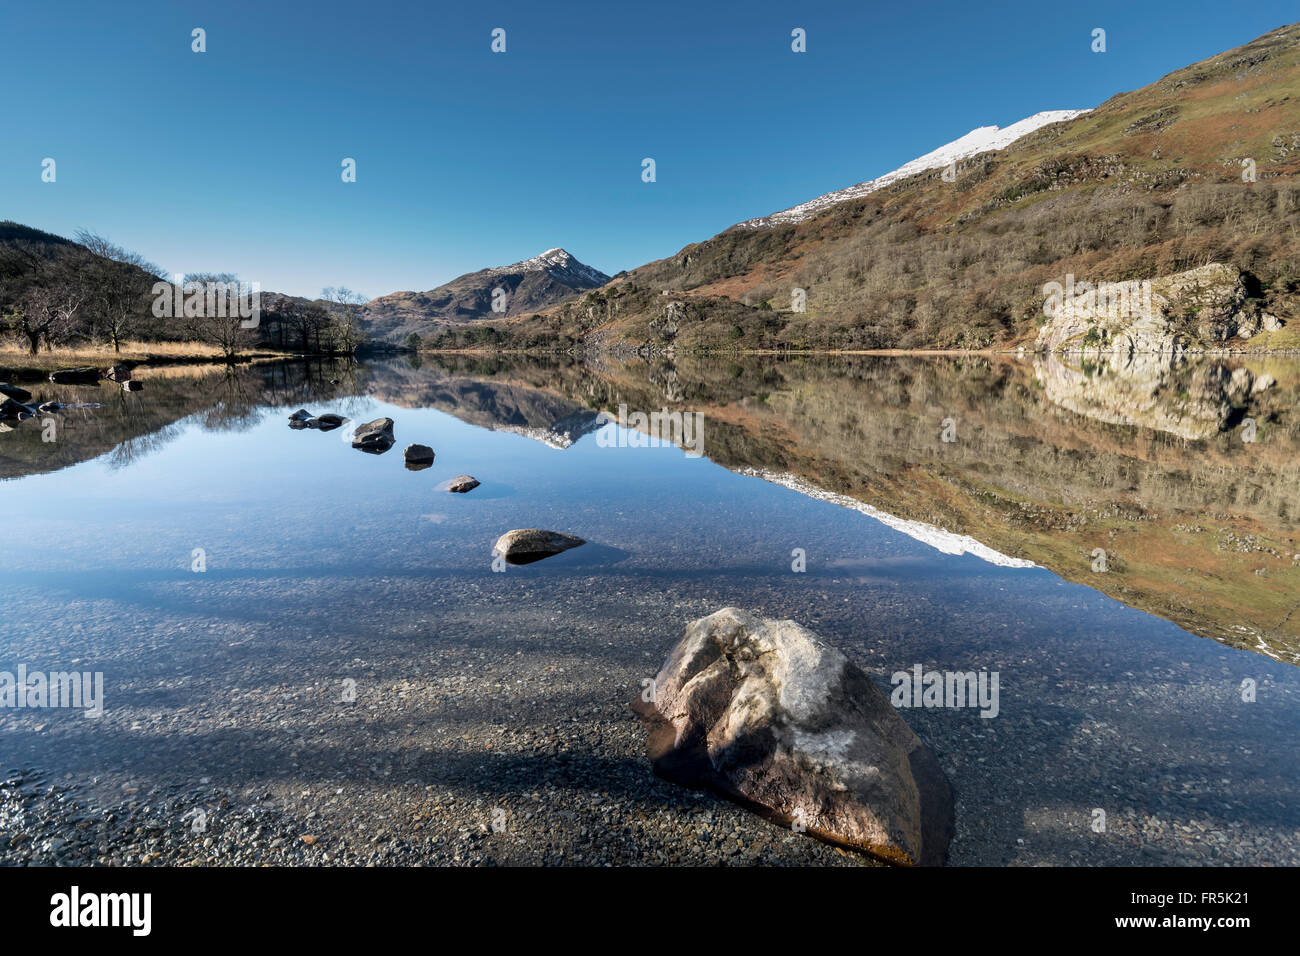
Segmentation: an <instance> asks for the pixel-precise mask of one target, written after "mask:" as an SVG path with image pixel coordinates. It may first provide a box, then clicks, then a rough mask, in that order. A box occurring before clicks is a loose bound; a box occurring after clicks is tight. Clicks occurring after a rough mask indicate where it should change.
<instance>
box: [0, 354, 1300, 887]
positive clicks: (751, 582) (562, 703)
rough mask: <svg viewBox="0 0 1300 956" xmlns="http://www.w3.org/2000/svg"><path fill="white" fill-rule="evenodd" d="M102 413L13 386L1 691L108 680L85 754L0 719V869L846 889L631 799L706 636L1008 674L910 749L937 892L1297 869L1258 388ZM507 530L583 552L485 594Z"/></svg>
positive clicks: (399, 391)
mask: <svg viewBox="0 0 1300 956" xmlns="http://www.w3.org/2000/svg"><path fill="white" fill-rule="evenodd" d="M137 377H138V378H139V379H140V380H141V381H143V383H144V386H145V387H144V390H143V391H141V392H137V393H130V394H124V393H121V392H119V391H117V390H115V389H112V388H110V387H106V386H101V387H98V388H94V387H89V388H88V387H74V386H51V385H47V384H37V385H32V384H27V385H25V386H24V387H27V388H29V389H31V390H32V391H33V392H35V393H37V394H38V397H39V398H41V399H42V400H46V401H49V400H56V401H60V402H65V403H96V404H99V406H100V407H89V408H69V409H65V410H64V411H63V412H61V413H59V414H56V415H52V416H43V417H52V418H53V419H54V426H53V432H52V437H53V440H44V439H46V438H48V437H51V435H50V433H49V432H48V431H47V430H46V429H45V428H43V427H42V426H43V422H42V421H40V420H29V421H25V422H19V423H13V422H10V423H9V428H8V430H7V431H5V432H4V433H3V434H0V479H3V481H2V483H0V496H2V499H0V500H3V503H4V511H5V516H6V522H5V543H6V547H5V556H6V566H7V569H8V574H7V575H6V579H7V580H6V588H5V595H4V600H3V603H2V604H0V671H7V672H16V671H17V669H18V668H19V666H20V665H21V666H23V667H24V668H25V669H26V670H27V671H28V672H38V671H39V672H45V673H51V672H62V671H73V670H75V671H78V672H82V671H85V672H97V673H102V675H103V714H102V716H99V717H87V716H86V715H85V714H84V713H82V712H80V711H78V710H76V709H73V708H68V709H52V708H44V709H17V708H13V707H8V708H0V748H2V749H0V759H2V760H3V767H2V768H0V773H3V774H7V775H8V776H7V778H6V782H5V784H4V787H3V788H0V797H2V801H0V823H3V824H5V826H4V827H3V829H4V831H5V832H6V834H7V835H6V836H3V837H0V860H3V861H5V862H25V861H37V862H50V861H54V862H116V863H135V862H140V861H142V860H143V861H145V862H177V861H197V862H205V863H226V862H285V863H315V862H321V863H364V862H377V863H391V864H404V863H417V862H420V863H476V862H498V863H559V862H572V863H605V862H608V863H657V862H677V863H698V864H714V863H727V864H733V865H734V864H743V863H795V864H809V863H815V864H819V865H825V864H846V865H853V864H862V863H868V862H869V861H868V860H866V859H865V858H864V857H861V856H858V855H856V854H853V853H849V852H846V851H843V850H839V849H835V848H833V847H830V846H827V845H825V844H821V843H818V842H817V841H815V840H813V839H811V838H809V837H807V836H806V835H803V834H796V833H791V832H789V831H787V830H784V829H781V828H779V827H777V826H775V825H773V824H771V823H769V822H766V821H764V820H762V819H760V818H758V817H756V816H754V815H751V814H749V813H747V812H745V811H744V810H742V809H740V808H738V807H736V806H733V805H731V804H729V803H727V802H725V801H722V800H720V799H717V798H715V797H712V796H709V795H707V794H702V793H697V792H694V791H689V790H684V789H682V788H679V787H676V786H674V785H672V784H670V783H667V782H665V781H663V780H659V779H657V778H655V777H654V776H653V775H652V774H651V772H650V768H649V763H648V761H647V760H646V758H645V753H644V746H645V731H644V729H643V728H642V727H641V725H640V723H639V722H638V720H637V718H636V717H635V715H633V714H632V713H631V711H630V710H629V709H628V705H629V703H630V701H632V700H633V699H634V698H635V697H636V695H637V694H638V693H639V692H640V689H641V686H642V681H643V680H645V679H647V678H650V677H653V676H654V675H655V673H656V672H657V671H658V669H659V667H660V665H661V664H662V663H663V660H664V658H665V656H666V655H667V653H668V651H669V650H670V649H671V648H672V646H673V644H674V643H675V642H676V641H677V640H678V639H679V638H680V636H681V634H682V629H683V627H684V626H685V624H686V623H687V622H689V621H691V620H694V619H696V618H698V617H701V616H704V615H706V614H709V613H711V612H713V611H716V610H718V609H720V608H722V607H727V606H737V607H743V608H748V609H751V610H753V611H756V612H758V613H760V614H762V615H764V616H767V617H775V618H790V619H793V620H795V621H798V622H800V623H801V624H803V625H805V626H806V627H808V628H810V629H812V630H813V631H815V632H816V633H818V634H819V635H821V636H822V637H823V638H824V639H825V640H827V641H828V642H830V643H832V644H833V645H834V646H836V647H837V648H839V649H840V650H841V651H843V652H844V653H845V654H846V655H848V656H849V657H850V658H851V659H852V660H854V661H855V662H857V663H858V664H859V665H861V666H862V667H863V668H864V669H865V670H867V671H868V673H870V674H871V675H872V676H873V678H875V679H876V681H877V683H878V685H879V686H880V687H881V689H882V690H883V691H885V692H886V693H888V692H889V691H890V687H891V675H893V674H895V673H898V672H912V671H913V670H914V668H916V667H918V666H919V667H921V668H922V669H923V670H925V671H930V670H938V671H961V672H968V671H975V672H983V673H990V674H991V673H996V674H997V675H998V678H999V684H998V687H999V699H998V703H997V709H996V716H988V717H986V716H981V713H980V711H979V710H978V709H976V708H973V707H965V708H912V709H908V710H903V711H901V712H900V713H901V715H902V716H903V717H904V718H905V719H906V720H907V722H908V724H909V725H910V726H911V727H912V728H913V729H914V730H915V731H916V732H917V734H918V735H919V736H920V737H921V738H922V739H923V740H925V741H926V742H927V743H928V744H929V745H930V746H931V747H932V748H933V749H934V751H935V752H936V754H937V755H938V758H939V761H940V763H941V765H942V766H943V769H944V771H945V772H946V773H947V775H948V777H949V779H950V780H951V781H952V783H953V786H954V788H955V790H956V794H957V807H956V825H957V832H956V837H955V838H954V840H953V842H952V845H951V848H950V853H949V862H950V863H951V864H955V865H995V864H1023V865H1033V864H1102V865H1107V864H1139V865H1143V864H1205V863H1225V864H1227V863H1231V864H1296V863H1298V862H1300V808H1298V807H1297V804H1296V798H1295V794H1296V792H1297V784H1298V783H1300V762H1298V760H1297V756H1296V748H1295V746H1294V740H1295V739H1296V734H1297V731H1298V730H1300V668H1298V666H1297V665H1300V614H1297V613H1295V612H1296V608H1297V605H1300V542H1297V540H1296V539H1297V521H1298V520H1300V499H1298V497H1297V489H1298V488H1300V454H1298V452H1300V420H1298V419H1297V415H1296V408H1297V393H1298V392H1300V363H1297V362H1296V361H1294V360H1285V359H1279V358H1267V359H1265V358H1260V359H1258V360H1255V359H1251V360H1248V361H1244V362H1243V361H1241V360H1236V359H1234V360H1232V361H1228V360H1225V359H1219V358H1215V357H1211V356H1205V357H1201V358H1199V359H1195V360H1192V361H1188V362H1185V363H1181V364H1179V365H1176V366H1174V365H1170V364H1168V363H1163V364H1162V363H1159V362H1155V361H1139V362H1133V363H1129V364H1127V365H1124V366H1123V367H1113V366H1109V365H1106V364H1099V363H1089V362H1078V363H1074V364H1071V363H1070V362H1068V361H1065V360H1062V359H1059V358H1036V357H1034V356H1022V357H1018V358H1017V357H1010V356H1008V357H1005V358H993V357H987V356H963V357H951V356H929V357H902V356H787V357H770V356H741V355H737V356H730V357H728V356H708V357H706V356H676V357H664V356H655V357H636V356H633V357H629V358H624V359H616V358H612V357H588V358H587V359H586V360H582V361H579V360H572V359H551V360H543V359H524V358H516V357H510V356H483V355H442V356H433V355H427V354H426V355H423V356H419V357H405V356H404V357H397V358H386V359H373V360H368V361H364V362H361V363H359V364H343V363H336V364H320V363H314V364H306V363H292V362H284V363H267V364H262V365H253V366H241V367H239V368H238V369H235V370H226V369H223V368H215V367H187V366H176V367H164V368H154V369H141V370H140V372H139V373H138V375H137ZM620 407H621V408H622V419H621V420H622V421H623V422H625V423H627V424H629V425H631V426H632V427H630V428H625V427H622V426H620V424H619V423H618V420H619V418H620ZM298 408H307V409H308V410H309V411H311V412H312V413H314V414H323V413H326V412H332V413H336V414H339V415H342V416H345V417H347V418H348V419H350V420H351V421H352V423H354V424H355V423H360V422H365V421H369V420H371V419H375V418H379V417H381V416H388V417H391V418H392V419H393V420H394V422H395V433H396V438H397V445H396V447H395V448H394V449H393V450H391V451H389V452H388V453H386V454H382V455H371V454H364V453H361V452H359V451H357V450H354V449H353V448H352V447H351V446H350V444H349V442H348V441H347V436H348V434H349V433H350V427H344V428H340V429H338V430H335V431H331V432H324V431H316V430H310V429H304V430H293V429H290V428H289V427H288V416H289V414H290V413H292V412H293V411H295V410H296V409H298ZM656 414H657V415H658V416H660V417H658V418H653V419H652V418H651V416H652V415H656ZM638 415H642V416H644V419H641V418H638V417H636V416H638ZM665 415H667V416H668V417H666V418H665V417H664V416H665ZM673 415H676V418H675V419H673V418H672V417H671V416H673ZM696 416H698V417H696ZM611 419H614V420H613V421H611ZM674 423H675V424H676V425H677V426H678V431H676V432H672V431H671V430H670V426H671V425H672V424H674ZM683 423H685V424H686V425H687V427H691V426H692V425H695V423H698V425H697V426H696V427H695V431H694V432H692V433H691V434H690V438H691V441H689V442H685V443H683V442H681V441H680V439H681V438H682V433H681V430H680V429H681V426H682V424H683ZM647 424H648V425H649V426H650V428H651V429H653V428H654V426H655V425H664V427H665V429H666V430H668V431H667V433H666V434H664V437H666V438H668V439H672V438H677V439H678V443H677V444H674V442H673V441H672V440H668V441H659V440H658V437H659V435H658V433H657V434H656V435H653V436H647V435H646V434H644V432H643V431H642V430H641V428H643V427H644V426H646V425H647ZM411 442H419V443H422V444H427V445H429V446H431V447H432V448H433V449H434V450H435V452H436V460H435V463H434V465H433V466H432V467H431V468H429V469H426V470H422V471H411V470H408V469H407V468H405V467H403V461H402V452H401V449H402V448H403V447H404V446H405V445H406V444H408V443H411ZM681 444H687V445H688V447H687V448H686V449H683V448H682V447H679V445H681ZM461 474H469V475H473V476H475V477H476V478H477V479H478V480H479V481H480V482H481V484H480V486H479V487H478V488H476V489H474V490H473V491H471V492H469V493H468V494H463V495H460V494H450V493H448V492H447V491H445V490H444V488H445V482H446V481H447V480H448V479H450V478H452V477H454V476H457V475H461ZM440 486H443V487H440ZM529 527H539V528H547V529H552V530H556V531H561V532H566V533H571V534H575V535H579V536H581V537H582V538H584V539H586V541H587V544H586V545H584V546H582V547H579V548H575V549H573V550H571V551H568V552H565V553H564V554H561V555H558V556H556V557H553V558H548V559H546V560H544V561H539V562H536V563H533V564H528V565H524V566H516V565H507V566H504V569H502V568H501V565H500V563H498V565H497V567H496V568H494V564H493V560H492V555H491V553H490V551H491V547H492V544H493V542H494V541H495V539H496V538H497V537H498V536H499V535H500V534H502V533H503V532H505V531H507V530H510V529H512V528H529ZM200 818H202V820H203V826H202V827H199V826H198V825H197V821H198V820H199V819H200ZM82 824H84V825H82ZM15 835H20V836H21V839H16V840H15V839H14V836H15Z"/></svg>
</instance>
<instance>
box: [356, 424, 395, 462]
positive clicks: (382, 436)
mask: <svg viewBox="0 0 1300 956" xmlns="http://www.w3.org/2000/svg"><path fill="white" fill-rule="evenodd" d="M394 441H396V439H395V438H393V420H392V419H391V418H376V419H375V420H374V421H373V422H366V424H364V425H358V426H357V429H356V431H354V432H353V433H352V447H353V448H359V449H361V450H362V451H365V452H370V453H371V454H372V455H382V454H383V453H384V452H386V451H388V449H390V448H392V447H393V442H394Z"/></svg>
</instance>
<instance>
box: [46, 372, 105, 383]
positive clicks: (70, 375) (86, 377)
mask: <svg viewBox="0 0 1300 956" xmlns="http://www.w3.org/2000/svg"><path fill="white" fill-rule="evenodd" d="M50 381H51V382H53V383H54V384H55V385H98V384H99V369H97V368H61V369H58V370H57V371H54V372H51V373H50Z"/></svg>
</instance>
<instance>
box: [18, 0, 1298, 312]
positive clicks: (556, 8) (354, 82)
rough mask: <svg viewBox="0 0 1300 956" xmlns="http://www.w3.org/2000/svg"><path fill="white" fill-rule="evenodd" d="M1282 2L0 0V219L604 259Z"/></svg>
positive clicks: (372, 279) (322, 250)
mask: <svg viewBox="0 0 1300 956" xmlns="http://www.w3.org/2000/svg"><path fill="white" fill-rule="evenodd" d="M1298 11H1300V7H1297V6H1296V5H1295V4H1294V3H1281V2H1272V0H1251V2H1249V3H1198V2H1193V0H1152V2H1146V3H1143V2H1132V0H1130V2H1099V3H1079V2H1074V3H1068V4H1063V3H1058V2H1051V3H1008V2H1003V3H997V2H963V3H957V2H942V3H939V2H925V0H911V2H898V0H891V2H887V3H882V2H874V0H855V2H836V3H826V2H815V0H801V2H793V0H786V2H770V0H747V2H734V3H733V2H705V0H695V2H690V3H686V2H679V0H649V2H645V3H633V2H623V0H606V2H598V3H577V2H564V0H553V2H539V0H531V2H526V3H515V2H495V3H493V2H478V3H459V4H448V3H438V2H428V0H421V2H406V0H369V2H352V0H347V2H343V0H309V2H308V0H299V2H296V3H283V2H278V0H256V2H249V0H211V2H190V0H122V2H113V3H110V2H105V0H85V2H74V0H33V2H26V0H24V2H19V0H4V2H3V4H2V5H0V81H2V84H3V86H2V88H3V89H4V91H5V92H4V110H3V137H2V138H0V219H6V218H7V219H14V220H16V221H18V222H21V223H25V224H27V225H30V226H35V227H37V228H40V229H44V230H47V231H50V232H56V233H59V234H62V235H70V234H71V233H73V232H74V231H75V230H76V229H77V228H79V227H87V228H91V229H93V230H95V231H98V232H101V233H103V234H105V235H107V236H108V237H109V238H111V239H113V240H114V241H116V242H118V243H120V244H122V245H125V246H127V247H129V248H132V249H134V250H136V251H138V252H141V253H142V254H144V255H145V256H147V257H148V258H151V259H153V260H154V261H156V262H158V263H159V264H160V265H162V266H163V267H165V268H166V269H168V270H169V271H172V272H186V271H223V272H235V273H238V274H239V275H240V276H241V277H242V278H244V279H246V280H250V281H253V280H255V281H258V282H260V283H261V285H262V288H263V289H268V290H276V291H282V292H289V293H293V294H299V295H315V294H318V293H319V291H320V289H321V287H322V286H326V285H339V284H343V285H348V286H351V287H352V288H354V289H356V290H358V291H360V292H362V293H363V294H365V295H367V296H376V295H382V294H385V293H387V292H393V291H397V290H402V289H416V290H424V289H429V288H432V287H434V286H436V285H438V284H440V283H442V282H445V281H446V280H448V279H450V278H452V277H454V276H456V275H459V274H461V273H463V272H469V271H473V270H475V269H479V268H483V267H485V266H490V265H502V264H505V263H509V262H514V261H516V260H519V259H523V258H527V257H529V256H532V255H535V254H537V253H538V252H541V251H543V250H544V249H547V248H550V247H553V246H563V247H564V248H566V249H568V250H569V251H570V252H571V253H573V254H574V255H576V256H577V257H578V258H579V259H581V260H583V261H584V262H586V263H588V264H590V265H593V266H595V267H597V268H599V269H602V270H604V271H605V272H609V273H614V272H617V271H618V270H620V269H626V268H632V267H635V266H637V265H640V264H642V263H644V262H647V261H650V260H653V259H658V258H661V257H663V256H666V255H671V254H672V253H674V252H676V251H677V250H678V249H680V248H681V247H682V246H683V245H685V244H687V243H689V242H694V241H698V240H700V239H705V238H707V237H709V236H712V235H714V234H716V233H718V232H720V231H721V230H723V229H725V228H726V227H727V226H729V225H731V224H733V223H735V222H738V221H740V220H742V219H746V218H749V217H751V216H756V215H762V214H765V213H769V212H772V211H774V210H777V209H781V208H784V207H786V206H790V205H793V204H795V203H798V202H801V201H803V200H806V199H810V198H812V197H813V196H816V195H818V194H820V193H823V192H827V191H829V190H832V189H838V188H840V187H843V186H847V185H851V184H852V183H855V182H860V181H862V180H864V179H870V178H872V177H874V176H876V175H879V174H880V173H883V172H887V171H888V170H890V169H893V168H895V167H897V166H899V165H901V164H902V163H904V162H906V161H907V160H909V159H911V158H913V157H915V156H917V155H920V154H922V153H925V152H928V151H929V150H931V149H933V148H935V147H936V146H939V145H941V144H943V143H945V142H948V141H950V140H952V139H955V138H957V137H958V136H961V135H962V134H964V133H966V132H968V131H970V130H971V129H972V128H974V127H976V126H985V125H998V126H1005V125H1007V124H1009V123H1012V122H1015V121H1016V120H1018V119H1021V118H1023V117H1025V116H1028V115H1030V114H1032V113H1037V112H1040V111H1042V110H1048V109H1071V108H1079V107H1091V106H1096V105H1098V104H1099V103H1101V102H1102V101H1104V100H1106V99H1107V98H1109V97H1110V96H1112V95H1114V94H1115V93H1118V92H1121V91H1125V90H1131V89H1134V88H1136V87H1139V86H1143V85H1145V84H1147V83H1149V82H1151V81H1153V80H1155V79H1157V78H1159V77H1160V76H1161V75H1163V74H1165V73H1168V72H1169V71H1171V70H1175V69H1178V68H1180V67H1183V66H1186V65H1188V64H1190V63H1192V62H1194V61H1196V60H1200V59H1204V58H1205V57H1208V56H1211V55H1213V54H1215V53H1218V52H1221V51H1223V50H1225V49H1228V48H1231V47H1233V46H1238V45H1240V44H1242V43H1245V42H1247V41H1249V40H1251V39H1253V38H1255V37H1257V36H1259V35H1260V34H1262V33H1266V32H1268V31H1269V30H1270V29H1272V28H1274V27H1278V26H1282V25H1284V24H1287V23H1290V22H1293V21H1295V20H1297V19H1300V12H1298ZM196 27H201V28H203V29H204V30H206V41H207V52H205V53H195V52H192V50H191V44H192V39H191V31H192V30H193V29H194V28H196ZM496 27H501V28H504V29H505V31H506V52H505V53H493V52H492V51H491V49H490V46H491V42H492V37H491V32H492V30H493V29H494V28H496ZM796 27H800V28H803V29H804V30H806V31H807V52H806V53H802V54H796V53H793V52H792V51H791V36H790V34H791V30H793V29H794V28H796ZM1096 27H1101V28H1104V29H1105V30H1106V40H1107V51H1106V52H1105V53H1103V54H1099V53H1093V52H1092V51H1091V49H1090V47H1091V43H1092V36H1091V33H1092V30H1093V29H1094V28H1096ZM46 157H50V158H53V159H54V160H55V161H56V163H57V166H56V174H57V179H56V181H55V182H54V183H46V182H42V181H41V172H42V160H44V159H45V158H46ZM345 157H351V158H353V159H355V160H356V163H357V181H356V182H355V183H344V182H342V180H341V177H340V173H341V171H342V169H341V165H340V164H341V162H342V160H343V159H344V158H345ZM646 157H651V158H653V159H654V160H655V162H656V167H657V169H656V172H657V181H656V182H654V183H645V182H642V178H641V172H642V166H641V162H642V159H644V158H646Z"/></svg>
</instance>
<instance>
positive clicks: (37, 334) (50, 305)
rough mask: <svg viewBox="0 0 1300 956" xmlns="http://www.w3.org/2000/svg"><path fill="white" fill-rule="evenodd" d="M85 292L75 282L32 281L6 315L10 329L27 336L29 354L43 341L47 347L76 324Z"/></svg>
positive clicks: (24, 336) (62, 336) (61, 337)
mask: <svg viewBox="0 0 1300 956" xmlns="http://www.w3.org/2000/svg"><path fill="white" fill-rule="evenodd" d="M84 300H85V293H84V292H83V291H82V290H81V289H79V288H77V287H76V286H68V285H62V284H55V285H34V286H30V287H28V289H27V290H26V291H25V292H23V294H22V295H21V296H20V297H19V299H18V302H17V304H16V305H15V307H14V309H13V311H12V312H10V313H9V315H8V316H6V319H7V324H8V325H9V327H10V328H11V329H13V330H14V331H15V332H17V333H18V334H19V335H21V336H22V337H23V338H24V339H26V340H27V346H28V348H29V350H30V351H31V354H32V355H35V354H36V353H37V352H38V351H39V350H40V345H41V342H42V341H44V342H45V345H46V347H47V348H49V347H52V346H53V344H54V343H55V342H57V341H61V340H62V339H63V338H64V337H65V336H66V335H67V334H68V333H69V332H70V331H71V330H72V329H73V327H74V326H75V325H76V320H77V313H78V311H79V310H80V308H81V303H82V302H83V301H84Z"/></svg>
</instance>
